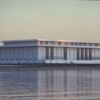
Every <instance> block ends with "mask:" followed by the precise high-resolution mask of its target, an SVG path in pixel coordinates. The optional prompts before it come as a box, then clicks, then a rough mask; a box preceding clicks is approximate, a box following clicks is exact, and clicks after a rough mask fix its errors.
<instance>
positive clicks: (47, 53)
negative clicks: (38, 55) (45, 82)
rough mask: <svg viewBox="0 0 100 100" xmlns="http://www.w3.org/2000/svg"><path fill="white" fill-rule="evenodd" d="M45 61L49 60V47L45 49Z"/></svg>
mask: <svg viewBox="0 0 100 100" xmlns="http://www.w3.org/2000/svg"><path fill="white" fill-rule="evenodd" d="M46 59H47V60H48V59H49V47H46Z"/></svg>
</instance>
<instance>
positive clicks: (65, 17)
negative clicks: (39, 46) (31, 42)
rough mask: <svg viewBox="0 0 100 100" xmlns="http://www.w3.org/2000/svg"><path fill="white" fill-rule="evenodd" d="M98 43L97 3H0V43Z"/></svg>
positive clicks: (99, 4)
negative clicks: (18, 40) (51, 41)
mask: <svg viewBox="0 0 100 100" xmlns="http://www.w3.org/2000/svg"><path fill="white" fill-rule="evenodd" d="M14 39H47V40H48V39H49V40H67V41H84V42H88V41H89V42H100V1H99V0H97V1H96V0H94V1H92V0H0V40H14Z"/></svg>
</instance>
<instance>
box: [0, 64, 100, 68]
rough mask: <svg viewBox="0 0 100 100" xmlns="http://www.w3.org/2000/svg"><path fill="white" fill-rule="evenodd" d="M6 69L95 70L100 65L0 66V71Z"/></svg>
mask: <svg viewBox="0 0 100 100" xmlns="http://www.w3.org/2000/svg"><path fill="white" fill-rule="evenodd" d="M8 68H10V69H11V68H15V69H19V68H20V69H21V68H22V69H23V68H24V69H26V68H35V69H48V68H50V69H55V68H56V69H60V68H68V69H76V68H81V69H88V68H89V69H90V68H93V69H96V68H100V64H25V65H0V69H8Z"/></svg>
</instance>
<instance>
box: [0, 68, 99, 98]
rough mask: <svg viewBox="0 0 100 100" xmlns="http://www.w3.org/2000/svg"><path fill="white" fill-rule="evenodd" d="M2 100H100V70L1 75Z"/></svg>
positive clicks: (0, 92) (16, 72) (31, 69)
mask: <svg viewBox="0 0 100 100" xmlns="http://www.w3.org/2000/svg"><path fill="white" fill-rule="evenodd" d="M0 100H100V70H93V69H77V70H75V69H74V70H72V69H71V70H68V69H63V68H62V69H53V68H52V69H36V70H35V69H34V68H29V69H24V70H23V69H22V70H16V69H15V70H6V71H0Z"/></svg>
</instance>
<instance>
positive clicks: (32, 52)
mask: <svg viewBox="0 0 100 100" xmlns="http://www.w3.org/2000/svg"><path fill="white" fill-rule="evenodd" d="M37 54H38V50H37V47H17V48H0V64H22V63H34V62H36V60H37V59H38V58H37Z"/></svg>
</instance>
